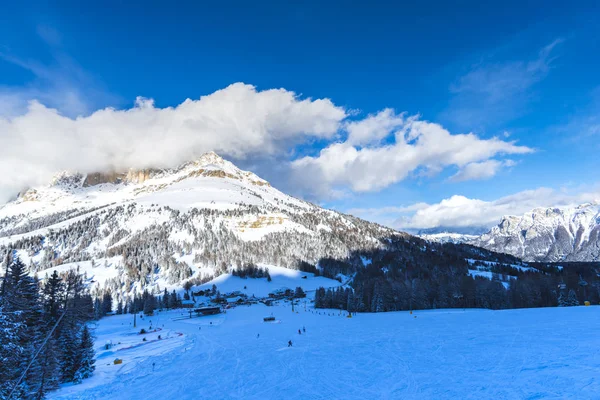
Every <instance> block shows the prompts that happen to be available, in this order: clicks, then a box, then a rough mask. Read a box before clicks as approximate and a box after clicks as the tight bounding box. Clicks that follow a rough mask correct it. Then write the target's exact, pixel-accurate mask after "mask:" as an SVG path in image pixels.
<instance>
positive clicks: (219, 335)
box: [49, 303, 600, 400]
mask: <svg viewBox="0 0 600 400" xmlns="http://www.w3.org/2000/svg"><path fill="white" fill-rule="evenodd" d="M296 309H297V313H296V312H295V313H292V311H291V307H290V304H289V303H286V304H281V305H277V306H274V307H266V306H263V305H253V306H250V307H248V306H244V307H238V308H235V309H232V310H227V313H226V314H221V315H217V316H212V317H202V318H195V319H191V320H189V319H188V320H179V321H174V320H173V318H176V317H178V316H179V317H181V316H182V314H181V311H170V312H163V313H160V314H159V315H157V316H154V317H150V318H144V319H143V320H142V321H140V320H138V328H137V330H134V329H133V328H132V327H131V325H130V323H131V322H132V320H133V317H132V316H131V315H124V316H111V317H107V318H105V319H103V320H101V321H100V323H99V325H98V328H97V329H96V336H97V341H96V343H97V347H98V350H97V356H98V361H97V371H96V374H95V375H94V377H92V378H90V379H88V380H86V381H84V383H82V384H81V385H76V386H65V387H62V388H61V389H60V390H59V391H57V392H54V393H51V394H50V396H49V397H50V398H51V399H146V400H148V399H161V400H165V399H288V400H289V399H303V400H306V399H540V398H544V399H565V398H577V399H594V398H596V399H597V398H598V394H599V393H600V378H599V372H600V339H599V338H598V332H600V307H599V306H591V307H571V308H545V309H525V310H507V311H489V310H466V311H464V310H431V311H417V312H414V313H413V314H412V315H411V314H410V313H408V312H395V313H380V314H359V315H357V316H356V317H353V318H346V317H345V316H340V312H339V311H332V310H313V309H311V308H307V309H306V311H305V308H304V305H303V304H301V305H300V306H296ZM271 313H272V314H273V315H274V316H275V317H276V319H277V321H276V322H275V323H265V322H263V317H264V316H268V315H271ZM150 320H151V321H152V322H153V328H156V327H159V328H161V331H159V332H154V333H151V334H148V335H147V342H142V335H138V334H137V332H138V331H139V328H140V327H144V328H146V329H148V328H149V321H150ZM211 322H212V324H211ZM163 325H164V326H163ZM302 327H305V328H306V332H305V333H304V332H303V333H302V334H301V335H299V334H298V329H302ZM158 334H161V338H162V339H161V340H157V336H158ZM106 340H112V342H113V343H114V344H116V346H115V347H114V348H113V349H112V350H110V351H105V350H101V349H100V348H101V347H103V345H104V344H105V342H106ZM154 340H156V341H154ZM288 340H292V342H293V346H292V347H288ZM119 342H121V344H118V343H119ZM135 345H138V346H137V347H132V346H135ZM116 357H119V358H122V359H123V364H121V365H113V363H112V362H113V360H114V358H116ZM153 364H154V368H153Z"/></svg>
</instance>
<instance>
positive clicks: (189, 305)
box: [181, 300, 196, 308]
mask: <svg viewBox="0 0 600 400" xmlns="http://www.w3.org/2000/svg"><path fill="white" fill-rule="evenodd" d="M181 307H182V308H194V307H196V303H194V301H193V300H183V301H182V302H181Z"/></svg>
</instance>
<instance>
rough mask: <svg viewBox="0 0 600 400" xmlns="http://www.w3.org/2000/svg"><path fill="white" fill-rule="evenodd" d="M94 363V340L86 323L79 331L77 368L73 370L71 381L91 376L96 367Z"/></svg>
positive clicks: (78, 380)
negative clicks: (73, 374)
mask: <svg viewBox="0 0 600 400" xmlns="http://www.w3.org/2000/svg"><path fill="white" fill-rule="evenodd" d="M94 363H95V360H94V342H93V340H92V336H91V334H90V331H89V329H88V327H87V325H84V326H83V329H82V331H81V342H80V347H79V351H78V364H79V368H78V369H77V372H75V376H74V377H73V381H74V382H75V383H80V382H81V380H82V379H86V378H89V377H90V376H92V374H93V373H94V370H95V369H96V366H95V365H94Z"/></svg>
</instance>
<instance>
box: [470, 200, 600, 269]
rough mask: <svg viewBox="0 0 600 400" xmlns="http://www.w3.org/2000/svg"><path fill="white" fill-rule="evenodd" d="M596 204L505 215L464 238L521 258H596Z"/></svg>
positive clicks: (599, 220)
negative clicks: (485, 229) (479, 232)
mask: <svg viewBox="0 0 600 400" xmlns="http://www.w3.org/2000/svg"><path fill="white" fill-rule="evenodd" d="M599 234H600V204H599V203H588V204H583V205H580V206H578V207H571V208H569V207H564V208H536V209H534V210H532V211H531V212H528V213H526V214H524V215H522V216H518V217H517V216H506V217H503V218H502V221H501V222H500V223H499V224H498V225H497V226H495V227H493V228H492V229H491V230H490V231H489V232H488V233H485V234H483V235H481V236H480V237H478V238H476V239H473V240H470V241H468V243H470V244H473V245H475V246H479V247H483V248H486V249H488V250H492V251H496V252H502V253H508V254H512V255H514V256H516V257H519V258H521V259H523V260H525V261H548V262H552V261H598V260H600V236H599Z"/></svg>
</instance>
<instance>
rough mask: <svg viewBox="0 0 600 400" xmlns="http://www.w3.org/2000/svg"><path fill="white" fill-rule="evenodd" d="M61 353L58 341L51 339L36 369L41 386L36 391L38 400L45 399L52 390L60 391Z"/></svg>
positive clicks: (44, 348) (39, 358)
mask: <svg viewBox="0 0 600 400" xmlns="http://www.w3.org/2000/svg"><path fill="white" fill-rule="evenodd" d="M59 352H60V349H59V347H58V344H57V341H56V339H54V338H53V337H51V338H50V339H49V340H48V342H47V343H46V345H45V346H44V347H43V349H42V351H41V352H40V354H39V355H38V359H37V360H36V361H37V362H36V363H35V364H34V369H36V371H35V372H34V373H37V375H38V376H39V381H40V384H39V386H38V387H37V388H36V390H35V395H34V396H35V397H34V398H36V399H43V398H44V397H45V395H46V393H48V392H49V391H51V390H56V389H58V386H59V384H60V371H61V368H60V365H59Z"/></svg>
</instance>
